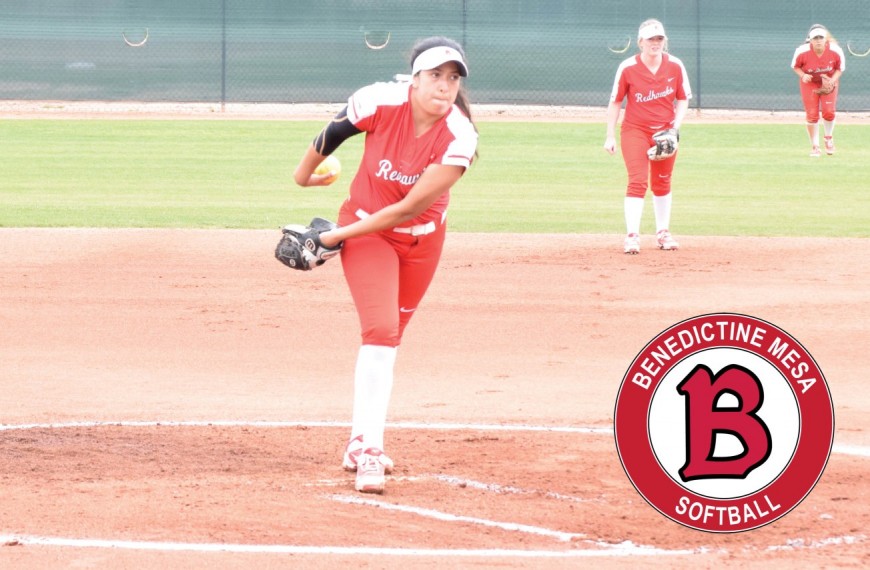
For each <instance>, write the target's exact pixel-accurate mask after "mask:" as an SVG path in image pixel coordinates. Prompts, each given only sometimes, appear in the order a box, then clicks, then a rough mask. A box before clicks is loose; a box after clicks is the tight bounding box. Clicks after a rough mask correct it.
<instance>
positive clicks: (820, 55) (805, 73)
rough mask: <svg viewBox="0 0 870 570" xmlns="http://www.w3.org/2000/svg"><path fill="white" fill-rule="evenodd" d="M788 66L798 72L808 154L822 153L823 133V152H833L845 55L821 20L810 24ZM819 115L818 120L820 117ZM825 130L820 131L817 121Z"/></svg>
mask: <svg viewBox="0 0 870 570" xmlns="http://www.w3.org/2000/svg"><path fill="white" fill-rule="evenodd" d="M791 67H792V69H793V70H794V72H795V73H796V74H797V76H798V79H799V80H798V85H799V87H800V94H801V101H802V102H803V105H804V113H805V115H806V125H807V136H808V137H809V139H810V157H812V158H818V157H820V156H822V151H821V148H820V144H819V143H820V140H819V135H820V134H824V145H825V153H826V154H829V155H831V154H834V151H835V149H834V121H835V120H836V118H837V95H838V93H839V91H840V89H839V87H838V85H839V82H840V76H841V75H843V72H844V71H845V70H846V56H845V54H844V53H843V50H842V48H840V46H839V45H838V44H837V41H836V40H835V39H834V37H833V36H832V35H831V33H830V32H829V31H828V29H827V28H826V27H825V26H822V25H821V24H813V25H812V26H811V27H810V31H809V32H807V37H806V40H805V41H804V43H802V44H801V45H800V46H798V47H797V49H795V51H794V56H792V59H791ZM819 119H821V121H819ZM819 122H821V123H822V124H821V127H823V129H824V133H820V128H819V127H820V125H819Z"/></svg>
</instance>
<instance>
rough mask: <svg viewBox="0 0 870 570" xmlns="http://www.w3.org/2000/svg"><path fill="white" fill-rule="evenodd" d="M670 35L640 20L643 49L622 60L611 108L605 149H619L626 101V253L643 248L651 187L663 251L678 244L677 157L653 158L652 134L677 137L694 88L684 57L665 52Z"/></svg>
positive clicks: (656, 24) (656, 23)
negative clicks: (674, 228)
mask: <svg viewBox="0 0 870 570" xmlns="http://www.w3.org/2000/svg"><path fill="white" fill-rule="evenodd" d="M667 41H668V38H667V35H665V28H664V26H663V25H662V23H661V22H659V21H658V20H646V21H645V22H643V23H642V24H641V25H640V28H639V29H638V34H637V45H638V48H639V49H640V53H638V54H636V55H634V56H632V57H631V58H629V59H626V60H625V61H623V62H622V63H621V64H620V65H619V68H618V69H617V71H616V79H615V80H614V82H613V89H612V91H611V94H610V104H609V105H608V107H607V135H606V138H605V140H604V149H605V150H606V151H607V152H609V153H610V154H614V153H615V152H616V124H617V122H618V120H619V114H620V111H621V108H622V102H623V100H625V101H626V103H625V115H624V117H623V121H622V128H621V130H620V140H621V144H622V159H623V161H624V162H625V167H626V170H627V171H628V188H627V190H626V193H625V201H624V209H625V225H626V230H627V231H626V237H625V240H624V242H623V251H624V252H625V253H630V254H636V253H639V252H640V222H641V217H642V215H643V206H644V197H645V196H646V192H647V188H648V187H649V188H650V189H651V190H652V193H653V207H654V209H655V219H656V243H657V244H658V247H659V248H660V249H663V250H675V249H677V248H678V247H679V244H678V243H677V241H676V240H675V239H674V238H673V236H671V232H670V222H671V203H672V197H671V175H672V173H673V170H674V162H675V161H676V145H673V152H672V153H670V154H669V155H668V157H667V158H663V159H662V160H651V156H650V155H648V151H650V147H651V146H655V145H656V141H655V140H654V139H653V134H654V133H657V132H658V131H663V130H671V133H672V134H673V136H674V137H675V138H676V139H677V140H678V138H679V129H680V125H681V124H682V122H683V118H684V117H685V115H686V111H687V110H688V108H689V99H691V97H692V91H691V88H690V87H689V77H688V75H687V74H686V68H685V67H684V66H683V62H682V61H680V60H679V59H677V58H676V57H674V56H672V55H670V54H668V53H666V52H667Z"/></svg>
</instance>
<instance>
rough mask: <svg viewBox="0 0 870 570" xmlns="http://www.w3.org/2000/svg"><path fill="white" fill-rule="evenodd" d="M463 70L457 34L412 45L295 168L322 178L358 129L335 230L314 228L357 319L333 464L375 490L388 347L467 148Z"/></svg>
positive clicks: (309, 178)
mask: <svg viewBox="0 0 870 570" xmlns="http://www.w3.org/2000/svg"><path fill="white" fill-rule="evenodd" d="M466 76H468V64H467V63H466V59H465V54H464V52H463V50H462V47H461V46H460V45H459V44H458V43H457V42H455V41H454V40H451V39H448V38H444V37H431V38H426V39H424V40H420V41H418V42H417V43H416V45H415V46H414V48H413V49H412V54H411V78H410V80H409V81H400V82H394V83H375V84H372V85H369V86H367V87H363V88H361V89H359V90H358V91H356V92H355V93H354V94H353V95H351V97H350V99H348V104H347V107H345V108H344V109H343V110H342V111H341V112H339V113H338V115H336V117H335V118H334V119H333V120H332V121H331V122H330V123H329V124H328V125H327V126H326V127H324V129H323V131H322V132H321V133H320V134H319V135H318V136H317V137H316V138H315V140H314V142H313V143H312V145H311V146H310V147H309V148H308V150H307V151H306V152H305V155H304V156H303V157H302V159H301V161H300V162H299V165H298V166H297V167H296V170H295V172H294V178H295V180H296V183H297V184H299V185H301V186H318V185H323V184H325V183H327V181H328V179H329V178H330V176H331V174H330V173H326V174H314V170H315V168H316V167H317V166H318V165H319V164H320V163H321V162H322V161H323V160H324V157H325V156H327V155H329V154H331V153H332V152H333V151H334V150H335V149H336V148H337V147H338V146H339V145H340V144H341V143H342V142H343V141H344V140H346V139H347V138H348V137H350V136H353V135H355V134H358V133H361V132H365V133H366V138H365V148H364V152H363V157H362V161H361V163H360V165H359V169H358V171H357V173H356V176H355V177H354V179H353V181H352V182H351V185H350V196H349V197H348V198H347V200H346V201H345V202H344V204H343V205H342V206H341V209H340V211H339V216H338V224H339V227H338V228H337V229H335V230H331V231H327V232H324V233H321V234H320V236H319V237H320V240H321V242H322V243H323V245H324V246H326V247H334V246H336V245H338V244H339V243H343V247H342V250H341V261H342V267H343V269H344V274H345V278H346V280H347V284H348V287H349V288H350V292H351V296H352V297H353V301H354V305H355V306H356V309H357V313H358V315H359V320H360V327H361V336H362V339H361V341H362V345H361V347H360V349H359V354H358V357H357V362H356V369H355V374H354V404H353V422H352V423H353V425H352V427H351V433H350V441H349V443H348V445H347V448H346V451H345V454H344V459H343V462H342V463H343V466H344V467H345V469H347V470H349V471H353V470H355V471H356V473H357V475H356V489H357V490H358V491H361V492H374V493H381V492H383V490H384V481H385V477H384V474H385V472H386V473H388V472H390V471H391V470H392V468H393V461H392V460H391V459H390V458H389V457H387V456H386V455H385V454H384V425H385V423H386V417H387V408H388V405H389V400H390V394H391V392H392V387H393V368H394V364H395V360H396V351H397V348H398V346H399V344H400V342H401V340H402V334H403V332H404V330H405V327H406V326H407V325H408V321H409V320H410V319H411V316H412V315H413V314H414V311H416V310H417V306H418V305H419V303H420V301H421V299H422V298H423V295H424V294H425V292H426V290H427V288H428V287H429V284H430V282H431V281H432V278H433V276H434V274H435V269H436V267H437V265H438V260H439V258H440V256H441V250H442V246H443V244H444V237H445V231H446V228H447V223H446V222H447V205H448V202H449V199H450V188H451V187H452V186H453V185H454V184H455V183H456V182H457V181H458V180H459V179H460V177H462V175H463V174H464V173H465V171H466V169H467V168H468V167H469V166H470V165H471V162H472V160H473V158H474V156H475V154H476V151H477V139H478V136H477V129H476V128H475V126H474V123H473V122H472V121H471V113H470V108H469V103H468V98H467V96H466V94H465V91H464V87H463V83H462V78H463V77H466Z"/></svg>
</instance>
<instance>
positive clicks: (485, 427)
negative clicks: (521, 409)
mask: <svg viewBox="0 0 870 570" xmlns="http://www.w3.org/2000/svg"><path fill="white" fill-rule="evenodd" d="M111 426H117V427H156V426H168V427H261V428H287V427H341V428H343V427H351V424H350V422H330V421H307V422H306V421H298V422H288V421H242V420H202V421H159V420H156V421H82V422H65V423H33V424H17V425H13V424H0V431H11V430H28V429H68V428H77V427H83V428H88V427H111ZM387 427H388V428H393V429H421V430H477V431H532V432H562V433H584V434H593V435H612V434H613V429H612V428H609V427H583V426H534V425H524V424H454V423H449V424H427V423H415V422H396V423H388V424H387Z"/></svg>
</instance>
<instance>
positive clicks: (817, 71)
mask: <svg viewBox="0 0 870 570" xmlns="http://www.w3.org/2000/svg"><path fill="white" fill-rule="evenodd" d="M791 66H792V69H800V70H801V71H803V72H804V73H809V74H810V75H812V76H813V80H812V83H817V84H819V85H821V83H822V75H827V76H828V77H831V76H832V75H833V74H834V72H835V71H837V70H838V69H839V70H840V71H845V70H846V56H845V54H843V50H842V49H841V48H840V46H838V45H837V44H832V43H831V42H826V43H825V51H823V52H822V55H816V52H814V51H813V46H811V45H810V44H809V43H806V44H803V45H801V46H798V48H797V49H796V50H794V56H793V57H792V58H791Z"/></svg>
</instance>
